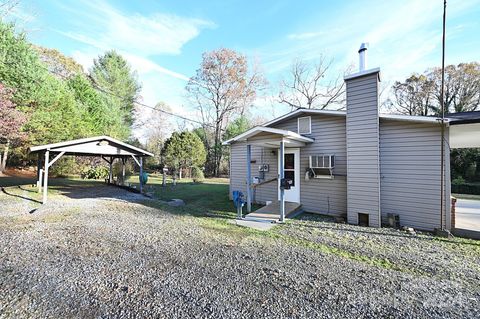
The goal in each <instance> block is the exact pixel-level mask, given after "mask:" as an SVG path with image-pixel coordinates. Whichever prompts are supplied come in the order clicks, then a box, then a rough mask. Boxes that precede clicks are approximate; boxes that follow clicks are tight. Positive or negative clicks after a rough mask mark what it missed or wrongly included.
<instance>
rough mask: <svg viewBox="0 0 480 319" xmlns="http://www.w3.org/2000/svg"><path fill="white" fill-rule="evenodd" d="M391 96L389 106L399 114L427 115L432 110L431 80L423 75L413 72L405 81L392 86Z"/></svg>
mask: <svg viewBox="0 0 480 319" xmlns="http://www.w3.org/2000/svg"><path fill="white" fill-rule="evenodd" d="M392 91H393V98H392V99H391V100H389V102H388V103H389V104H390V107H391V108H392V109H393V110H394V111H395V112H396V113H400V114H408V115H424V116H426V115H429V113H430V112H431V110H432V100H433V98H434V95H433V82H432V80H430V79H428V78H427V77H426V76H425V75H418V74H413V75H411V76H410V77H409V78H408V79H406V80H405V82H399V81H397V82H395V83H394V84H393V86H392Z"/></svg>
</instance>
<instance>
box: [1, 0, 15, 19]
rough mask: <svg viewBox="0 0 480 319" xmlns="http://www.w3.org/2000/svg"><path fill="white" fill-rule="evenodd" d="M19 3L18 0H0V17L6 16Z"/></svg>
mask: <svg viewBox="0 0 480 319" xmlns="http://www.w3.org/2000/svg"><path fill="white" fill-rule="evenodd" d="M19 4H20V0H2V1H0V18H2V17H6V16H7V15H9V14H10V13H12V12H13V10H15V7H17V6H18V5H19Z"/></svg>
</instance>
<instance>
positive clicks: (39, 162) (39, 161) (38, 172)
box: [37, 153, 42, 193]
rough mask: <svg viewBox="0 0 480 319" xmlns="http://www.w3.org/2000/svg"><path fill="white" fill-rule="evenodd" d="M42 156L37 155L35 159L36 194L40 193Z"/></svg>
mask: <svg viewBox="0 0 480 319" xmlns="http://www.w3.org/2000/svg"><path fill="white" fill-rule="evenodd" d="M41 156H42V154H41V153H38V159H37V188H38V192H39V193H41V192H42V157H41Z"/></svg>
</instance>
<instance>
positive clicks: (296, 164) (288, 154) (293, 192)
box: [278, 148, 300, 203]
mask: <svg viewBox="0 0 480 319" xmlns="http://www.w3.org/2000/svg"><path fill="white" fill-rule="evenodd" d="M284 163H285V169H284V172H285V178H286V179H289V180H291V181H292V184H291V187H290V189H286V190H285V201H287V202H295V203H300V149H299V148H287V149H285V154H284ZM281 169H282V168H281V167H280V151H279V152H278V176H279V178H278V200H280V170H281Z"/></svg>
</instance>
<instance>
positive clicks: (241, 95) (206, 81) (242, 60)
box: [186, 49, 266, 176]
mask: <svg viewBox="0 0 480 319" xmlns="http://www.w3.org/2000/svg"><path fill="white" fill-rule="evenodd" d="M265 84H266V81H265V79H264V78H263V75H262V74H261V72H259V70H258V68H257V67H249V65H248V62H247V58H246V57H245V56H244V55H242V54H239V53H237V52H235V51H233V50H230V49H219V50H215V51H211V52H206V53H204V54H203V60H202V64H201V66H200V68H199V69H198V70H197V72H196V75H195V76H193V77H192V78H190V81H189V82H188V84H187V87H186V89H187V92H188V93H189V95H190V97H191V98H192V99H193V101H194V103H196V105H197V107H198V110H199V111H200V115H201V120H202V123H203V130H204V131H205V133H207V132H208V131H213V132H212V133H213V134H212V135H213V140H212V141H209V140H208V138H207V137H206V138H205V140H204V143H205V145H206V147H207V150H208V156H207V162H208V164H209V168H210V170H211V173H212V174H213V175H214V176H218V175H219V167H220V161H221V157H222V150H221V138H222V133H223V131H224V130H225V127H226V125H227V123H228V121H229V120H231V119H232V117H234V116H235V115H237V116H238V115H240V114H243V113H244V112H245V111H246V110H247V109H248V107H249V106H251V105H252V103H253V101H254V100H255V98H256V96H257V91H258V90H260V89H262V88H263V87H264V86H265ZM204 135H205V136H208V134H204Z"/></svg>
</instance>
